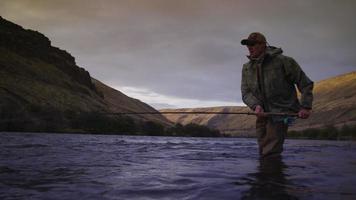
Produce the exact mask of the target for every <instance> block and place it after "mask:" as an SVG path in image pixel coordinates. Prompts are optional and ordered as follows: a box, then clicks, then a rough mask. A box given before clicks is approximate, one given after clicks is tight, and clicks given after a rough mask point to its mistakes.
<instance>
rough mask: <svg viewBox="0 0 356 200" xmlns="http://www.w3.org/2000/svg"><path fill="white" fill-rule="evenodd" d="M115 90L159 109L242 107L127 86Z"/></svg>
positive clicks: (233, 103)
mask: <svg viewBox="0 0 356 200" xmlns="http://www.w3.org/2000/svg"><path fill="white" fill-rule="evenodd" d="M114 88H115V89H117V90H119V91H122V92H123V93H125V94H126V95H128V96H130V97H133V98H137V99H140V100H141V101H144V102H146V103H148V104H150V105H152V106H153V107H155V108H157V109H163V108H172V107H175V106H174V105H180V107H181V108H182V107H184V108H195V107H214V106H238V105H242V104H241V103H240V104H239V103H237V102H226V101H210V100H207V101H202V100H199V99H187V98H180V97H176V96H168V95H162V94H158V93H156V92H153V91H151V90H149V89H145V88H134V87H126V86H124V87H121V86H116V87H114ZM162 102H165V103H162Z"/></svg>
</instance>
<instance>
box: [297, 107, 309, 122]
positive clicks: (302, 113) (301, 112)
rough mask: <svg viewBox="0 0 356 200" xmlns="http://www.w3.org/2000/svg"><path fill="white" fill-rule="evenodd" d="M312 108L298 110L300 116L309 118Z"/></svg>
mask: <svg viewBox="0 0 356 200" xmlns="http://www.w3.org/2000/svg"><path fill="white" fill-rule="evenodd" d="M310 113H311V110H308V109H305V108H302V109H300V110H299V112H298V117H299V118H301V119H307V118H308V117H309V116H310Z"/></svg>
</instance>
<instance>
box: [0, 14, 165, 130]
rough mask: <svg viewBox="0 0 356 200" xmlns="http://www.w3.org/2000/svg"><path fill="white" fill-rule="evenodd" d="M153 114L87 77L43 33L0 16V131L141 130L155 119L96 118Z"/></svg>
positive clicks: (159, 120)
mask: <svg viewBox="0 0 356 200" xmlns="http://www.w3.org/2000/svg"><path fill="white" fill-rule="evenodd" d="M118 111H133V112H142V111H151V112H154V111H156V110H155V109H153V108H152V107H151V106H149V105H147V104H145V103H143V102H141V101H139V100H137V99H133V98H130V97H128V96H126V95H124V94H123V93H121V92H119V91H117V90H114V89H113V88H110V87H109V86H106V85H105V84H103V83H101V82H100V81H98V80H95V79H94V78H92V77H91V76H90V74H89V72H88V71H86V70H85V69H84V68H81V67H79V66H77V65H76V63H75V59H74V57H73V56H72V55H70V54H69V53H68V52H66V51H64V50H61V49H59V48H57V47H53V46H52V45H51V41H50V40H49V39H48V38H47V37H45V36H44V35H43V34H41V33H39V32H37V31H33V30H26V29H24V28H22V27H21V26H19V25H16V24H14V23H12V22H10V21H7V20H5V19H3V18H2V17H0V131H60V132H63V131H64V132H101V131H103V132H113V131H118V130H122V131H128V132H134V131H142V128H141V127H142V126H145V125H146V124H147V122H152V123H156V124H158V125H159V126H170V125H171V122H169V121H168V120H167V119H165V118H164V117H163V116H160V115H152V116H129V117H128V116H109V115H100V114H99V113H108V112H109V113H110V112H118Z"/></svg>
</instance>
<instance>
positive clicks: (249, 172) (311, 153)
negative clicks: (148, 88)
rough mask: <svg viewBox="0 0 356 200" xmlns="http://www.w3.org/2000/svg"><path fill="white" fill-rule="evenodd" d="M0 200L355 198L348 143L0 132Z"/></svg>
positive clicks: (354, 155)
mask: <svg viewBox="0 0 356 200" xmlns="http://www.w3.org/2000/svg"><path fill="white" fill-rule="evenodd" d="M0 199H60V200H63V199H179V200H180V199H214V200H215V199H322V200H325V199H333V200H334V199H356V143H355V142H350V141H346V142H345V141H344V142H339V141H316V140H287V141H286V143H285V151H284V153H283V156H282V158H281V159H278V158H276V159H271V160H260V159H259V157H258V154H257V143H256V140H255V139H241V138H187V137H184V138H183V137H181V138H178V137H146V136H115V135H81V134H76V135H72V134H49V133H0Z"/></svg>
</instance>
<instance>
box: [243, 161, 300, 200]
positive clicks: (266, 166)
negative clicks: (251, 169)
mask: <svg viewBox="0 0 356 200" xmlns="http://www.w3.org/2000/svg"><path fill="white" fill-rule="evenodd" d="M259 161H260V163H259V166H258V171H257V172H256V173H251V174H249V176H248V178H246V179H247V181H248V184H249V185H251V188H250V189H249V190H248V191H246V192H243V196H242V199H245V200H246V199H274V200H278V199H298V198H297V197H295V196H293V195H292V194H290V193H288V190H287V188H286V186H291V185H292V183H291V182H290V181H289V180H288V178H287V177H286V174H285V170H286V169H287V168H288V167H287V165H286V164H285V163H284V162H283V160H282V156H273V157H267V158H261V159H260V160H259Z"/></svg>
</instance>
